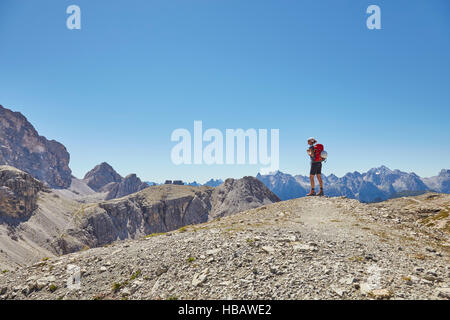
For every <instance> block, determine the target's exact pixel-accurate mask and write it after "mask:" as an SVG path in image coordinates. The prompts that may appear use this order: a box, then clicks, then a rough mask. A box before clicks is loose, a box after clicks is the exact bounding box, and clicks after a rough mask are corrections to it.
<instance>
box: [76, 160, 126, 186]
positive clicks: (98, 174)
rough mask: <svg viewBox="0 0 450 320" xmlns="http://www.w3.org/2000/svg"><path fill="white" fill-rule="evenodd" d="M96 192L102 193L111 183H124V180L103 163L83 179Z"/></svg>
mask: <svg viewBox="0 0 450 320" xmlns="http://www.w3.org/2000/svg"><path fill="white" fill-rule="evenodd" d="M83 180H84V181H85V182H86V184H87V185H88V186H89V187H90V188H91V189H92V190H94V191H100V189H102V188H103V187H104V186H106V185H107V184H109V183H111V182H117V183H120V182H122V180H123V178H122V177H121V176H120V175H119V174H118V173H117V172H116V171H115V170H114V169H113V167H111V166H110V165H109V164H108V163H106V162H103V163H101V164H99V165H97V166H95V167H94V169H92V170H91V171H89V172H88V173H86V175H85V176H84V179H83Z"/></svg>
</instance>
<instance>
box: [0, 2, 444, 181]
mask: <svg viewBox="0 0 450 320" xmlns="http://www.w3.org/2000/svg"><path fill="white" fill-rule="evenodd" d="M71 4H76V5H78V6H80V8H81V11H82V29H81V30H68V29H67V28H66V18H67V17H68V15H67V14H66V8H67V7H68V6H69V5H71ZM370 4H376V5H379V6H380V8H381V23H382V30H368V29H367V27H366V19H367V17H368V14H366V8H367V7H368V6H369V5H370ZM449 52H450V2H449V1H447V0H441V1H439V0H434V1H428V0H423V1H401V0H397V1H379V0H373V1H362V0H361V1H358V0H340V1H331V0H330V1H280V0H266V1H253V0H214V1H211V0H179V1H178V0H176V1H175V0H164V1H163V0H161V1H148V0H146V1H144V0H142V1H140V0H128V1H123V0H115V1H100V0H95V1H93V0H89V1H87V0H71V1H65V0H59V1H48V0H41V1H33V0H21V1H17V0H1V2H0V72H1V77H0V104H2V105H3V106H5V107H7V108H10V109H12V110H14V111H20V112H22V113H23V114H24V115H25V116H26V117H27V118H28V119H29V120H30V121H31V122H32V123H33V125H34V126H35V127H36V129H37V130H38V131H39V133H40V134H42V135H45V136H46V137H47V138H49V139H55V140H58V141H60V142H62V143H63V144H64V145H65V146H66V147H67V149H68V151H69V152H70V154H71V164H70V165H71V168H72V170H73V173H74V175H75V176H78V177H82V176H84V174H85V172H86V171H88V170H89V169H91V168H92V167H94V166H95V165H96V164H98V163H100V162H103V161H107V162H108V163H110V164H111V165H112V166H113V167H114V168H115V169H116V170H117V171H118V172H119V173H120V174H122V175H126V174H128V173H137V174H138V175H139V176H140V177H141V178H142V179H144V180H152V181H161V180H165V179H177V178H178V179H184V180H187V181H192V180H197V181H200V182H203V181H206V180H208V179H209V178H226V177H242V176H244V175H255V174H256V173H257V171H258V168H259V167H258V166H251V165H244V166H238V165H234V166H218V165H213V166H207V165H191V166H186V165H182V166H175V165H174V164H172V162H171V160H170V151H171V149H172V147H173V146H174V145H175V143H173V142H171V141H170V135H171V133H172V131H173V130H175V129H177V128H186V129H189V130H191V131H192V130H193V122H194V120H202V121H203V126H204V127H205V129H207V128H218V129H220V130H222V131H223V132H225V129H227V128H230V129H234V128H243V129H248V128H266V129H272V128H275V129H279V130H280V170H281V171H284V172H288V173H292V174H307V173H308V169H309V162H308V158H307V156H306V154H305V149H306V142H305V140H306V138H307V137H309V136H315V137H317V138H318V140H319V141H320V142H321V143H323V144H324V145H325V148H326V150H327V151H328V153H329V160H328V162H327V163H326V165H325V168H324V173H325V174H329V173H335V174H337V175H339V176H340V175H343V174H345V173H346V172H348V171H354V170H358V171H365V170H367V169H369V168H371V167H375V166H380V165H382V164H384V165H387V166H388V167H391V168H398V169H401V170H404V171H414V172H416V173H418V174H420V175H423V176H431V175H436V174H437V173H438V171H439V170H440V169H442V168H448V167H449V158H450V147H449V143H448V142H449V140H450V130H449V129H448V124H449V119H450V111H449V108H450V55H449Z"/></svg>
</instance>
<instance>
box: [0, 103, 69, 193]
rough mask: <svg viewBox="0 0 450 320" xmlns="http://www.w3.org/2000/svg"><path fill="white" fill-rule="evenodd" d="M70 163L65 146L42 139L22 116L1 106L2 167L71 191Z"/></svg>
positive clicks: (0, 151) (0, 158) (0, 163)
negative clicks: (10, 167)
mask: <svg viewBox="0 0 450 320" xmlns="http://www.w3.org/2000/svg"><path fill="white" fill-rule="evenodd" d="M69 160H70V156H69V153H68V152H67V150H66V148H65V147H64V146H63V145H62V144H61V143H59V142H56V141H54V140H51V141H49V140H47V139H46V138H45V137H42V136H40V135H39V134H38V133H37V131H36V130H35V129H34V127H33V126H32V125H31V124H30V123H29V122H28V120H27V119H26V118H25V117H24V116H23V115H22V114H21V113H19V112H13V111H11V110H9V109H6V108H4V107H2V106H1V105H0V165H9V166H13V167H15V168H18V169H20V170H22V171H25V172H27V173H29V174H31V175H32V176H33V177H34V178H36V179H38V180H40V181H42V182H44V183H46V184H48V185H49V186H50V187H52V188H68V187H69V186H70V183H71V178H72V175H71V173H72V172H71V170H70V168H69Z"/></svg>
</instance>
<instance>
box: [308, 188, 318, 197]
mask: <svg viewBox="0 0 450 320" xmlns="http://www.w3.org/2000/svg"><path fill="white" fill-rule="evenodd" d="M315 195H316V192H315V191H314V189H311V191H310V192H309V193H308V194H307V195H306V196H307V197H311V196H315Z"/></svg>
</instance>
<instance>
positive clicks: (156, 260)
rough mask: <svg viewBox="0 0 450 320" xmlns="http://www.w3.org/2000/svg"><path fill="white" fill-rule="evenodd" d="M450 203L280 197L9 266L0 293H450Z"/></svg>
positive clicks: (449, 199)
mask: <svg viewBox="0 0 450 320" xmlns="http://www.w3.org/2000/svg"><path fill="white" fill-rule="evenodd" d="M449 208H450V196H449V195H440V194H425V195H423V196H419V197H414V198H400V199H395V200H391V201H388V202H383V203H377V204H371V205H368V204H361V203H359V202H358V201H356V200H349V199H345V198H319V197H313V198H301V199H295V200H290V201H286V202H278V203H274V204H270V205H265V206H262V207H260V208H257V209H251V210H248V211H245V212H242V213H239V214H236V215H232V216H227V217H222V218H219V219H217V220H214V221H211V222H207V223H203V224H199V225H193V226H186V227H183V228H181V229H179V230H176V231H171V232H168V233H163V234H153V235H149V236H147V237H144V238H142V239H141V240H127V241H123V242H115V243H113V244H111V245H108V246H105V247H100V248H94V249H89V250H85V251H81V252H78V253H73V254H69V255H65V256H60V257H55V258H50V259H43V260H42V261H41V262H39V263H37V264H35V265H33V266H30V267H25V268H16V269H14V270H3V271H2V272H1V273H0V299H449V298H450V264H449V257H450V251H449V218H448V213H449ZM78 268H79V270H80V274H81V278H80V283H79V288H77V282H76V281H75V283H68V281H67V280H68V278H69V279H70V278H71V276H70V275H69V274H68V270H72V271H69V272H72V273H75V274H76V273H77V270H78Z"/></svg>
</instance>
